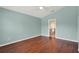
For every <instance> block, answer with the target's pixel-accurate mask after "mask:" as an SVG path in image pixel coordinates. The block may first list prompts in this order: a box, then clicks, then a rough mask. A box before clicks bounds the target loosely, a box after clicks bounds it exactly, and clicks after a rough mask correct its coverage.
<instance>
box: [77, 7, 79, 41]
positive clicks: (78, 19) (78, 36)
mask: <svg viewBox="0 0 79 59" xmlns="http://www.w3.org/2000/svg"><path fill="white" fill-rule="evenodd" d="M77 25H78V26H77V39H78V41H79V7H78V17H77Z"/></svg>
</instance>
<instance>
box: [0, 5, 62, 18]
mask: <svg viewBox="0 0 79 59" xmlns="http://www.w3.org/2000/svg"><path fill="white" fill-rule="evenodd" d="M2 7H3V8H6V9H9V10H13V11H17V12H20V13H24V14H27V15H31V16H35V17H39V18H42V17H45V16H47V15H49V14H51V13H55V12H56V11H58V10H60V9H62V8H63V6H43V9H40V6H2Z"/></svg>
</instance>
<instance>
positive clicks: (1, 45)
mask: <svg viewBox="0 0 79 59" xmlns="http://www.w3.org/2000/svg"><path fill="white" fill-rule="evenodd" d="M38 36H40V35H35V36H31V37H27V38H24V39H20V40H16V41H13V42H8V43H6V44H2V45H0V47H2V46H6V45H9V44H13V43H17V42H20V41H23V40H28V39H31V38H34V37H38Z"/></svg>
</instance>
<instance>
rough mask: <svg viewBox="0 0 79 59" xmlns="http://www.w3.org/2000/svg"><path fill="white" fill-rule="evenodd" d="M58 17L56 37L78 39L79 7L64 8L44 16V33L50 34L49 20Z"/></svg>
mask: <svg viewBox="0 0 79 59" xmlns="http://www.w3.org/2000/svg"><path fill="white" fill-rule="evenodd" d="M53 18H56V23H57V24H56V25H57V28H56V37H60V38H64V39H71V40H77V7H76V6H74V7H72V6H70V7H64V8H63V9H62V10H60V11H58V12H56V13H54V14H51V15H49V16H46V17H44V18H42V29H41V30H42V35H48V20H50V19H53Z"/></svg>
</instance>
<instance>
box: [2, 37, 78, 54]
mask: <svg viewBox="0 0 79 59" xmlns="http://www.w3.org/2000/svg"><path fill="white" fill-rule="evenodd" d="M77 52H78V43H77V42H71V41H66V40H61V39H52V38H49V37H45V36H39V37H35V38H31V39H29V40H24V41H21V42H17V43H14V44H10V45H6V46H3V47H0V53H77Z"/></svg>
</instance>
